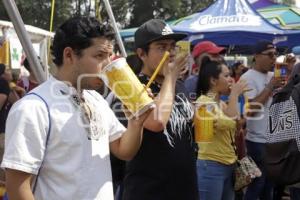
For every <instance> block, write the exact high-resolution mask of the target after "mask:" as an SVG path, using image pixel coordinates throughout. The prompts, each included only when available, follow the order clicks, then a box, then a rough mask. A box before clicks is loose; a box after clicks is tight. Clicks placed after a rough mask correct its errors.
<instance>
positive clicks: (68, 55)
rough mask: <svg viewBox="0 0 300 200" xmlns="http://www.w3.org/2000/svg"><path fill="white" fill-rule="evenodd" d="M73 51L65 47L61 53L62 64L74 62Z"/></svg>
mask: <svg viewBox="0 0 300 200" xmlns="http://www.w3.org/2000/svg"><path fill="white" fill-rule="evenodd" d="M74 55H75V54H74V51H73V49H72V48H71V47H66V48H65V49H64V51H63V62H64V63H68V64H70V63H72V62H73V61H74Z"/></svg>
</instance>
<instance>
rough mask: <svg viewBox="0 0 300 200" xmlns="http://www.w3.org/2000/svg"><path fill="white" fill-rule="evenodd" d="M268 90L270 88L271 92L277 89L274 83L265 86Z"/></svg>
mask: <svg viewBox="0 0 300 200" xmlns="http://www.w3.org/2000/svg"><path fill="white" fill-rule="evenodd" d="M265 88H266V89H267V90H270V91H271V92H273V91H274V90H275V87H274V85H272V84H267V85H266V87H265Z"/></svg>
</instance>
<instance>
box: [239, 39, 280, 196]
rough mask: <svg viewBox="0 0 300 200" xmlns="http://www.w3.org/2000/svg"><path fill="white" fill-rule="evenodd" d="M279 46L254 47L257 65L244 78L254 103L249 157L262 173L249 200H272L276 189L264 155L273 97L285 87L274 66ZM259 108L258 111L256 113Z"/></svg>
mask: <svg viewBox="0 0 300 200" xmlns="http://www.w3.org/2000/svg"><path fill="white" fill-rule="evenodd" d="M276 55H277V51H276V47H275V46H274V45H273V44H272V43H271V42H268V41H259V42H257V44H256V45H255V47H254V62H255V64H254V66H253V68H251V69H249V70H248V71H247V72H246V73H244V74H243V75H242V76H241V79H244V80H246V81H247V83H248V87H249V89H251V91H249V92H246V93H245V95H246V96H247V97H248V99H249V102H250V104H249V105H250V110H249V113H248V117H247V135H246V147H247V154H248V155H249V156H250V157H252V158H253V160H254V161H255V162H256V164H257V166H258V167H259V168H260V169H261V171H262V176H261V177H259V178H256V179H255V180H254V181H253V182H252V183H251V184H250V185H249V186H248V188H247V191H246V194H245V200H256V199H259V198H260V199H265V200H272V196H273V186H272V184H271V182H270V181H269V180H268V179H267V178H266V174H265V170H264V167H263V156H264V152H265V144H266V130H267V119H268V118H267V117H268V112H269V106H270V104H271V101H272V95H273V92H274V90H275V89H277V88H279V87H281V86H282V84H283V81H282V80H281V79H280V78H274V77H273V72H271V71H272V69H273V66H274V64H275V61H276ZM254 109H255V112H254Z"/></svg>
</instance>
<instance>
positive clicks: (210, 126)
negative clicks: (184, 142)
mask: <svg viewBox="0 0 300 200" xmlns="http://www.w3.org/2000/svg"><path fill="white" fill-rule="evenodd" d="M213 121H214V115H213V113H212V112H209V111H208V110H207V105H202V106H200V107H199V108H198V109H197V112H196V113H195V116H194V126H195V141H196V142H198V143H201V142H211V141H212V138H213V136H214V122H213Z"/></svg>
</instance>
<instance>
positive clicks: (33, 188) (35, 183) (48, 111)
mask: <svg viewBox="0 0 300 200" xmlns="http://www.w3.org/2000/svg"><path fill="white" fill-rule="evenodd" d="M27 95H35V96H37V97H39V98H40V99H41V100H42V101H43V102H44V103H45V106H46V108H47V113H48V119H49V129H48V131H47V136H46V142H45V150H44V158H45V154H46V150H47V146H48V142H49V137H50V133H51V118H50V109H49V105H48V104H47V102H46V100H45V99H44V98H43V97H41V96H40V95H39V94H37V93H34V92H31V93H28V94H26V96H27ZM44 158H43V160H42V163H41V166H40V168H39V170H38V173H37V175H36V178H35V181H34V184H33V187H32V192H33V193H34V192H35V189H36V185H37V181H38V177H39V174H40V171H41V168H42V166H43V164H44Z"/></svg>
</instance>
